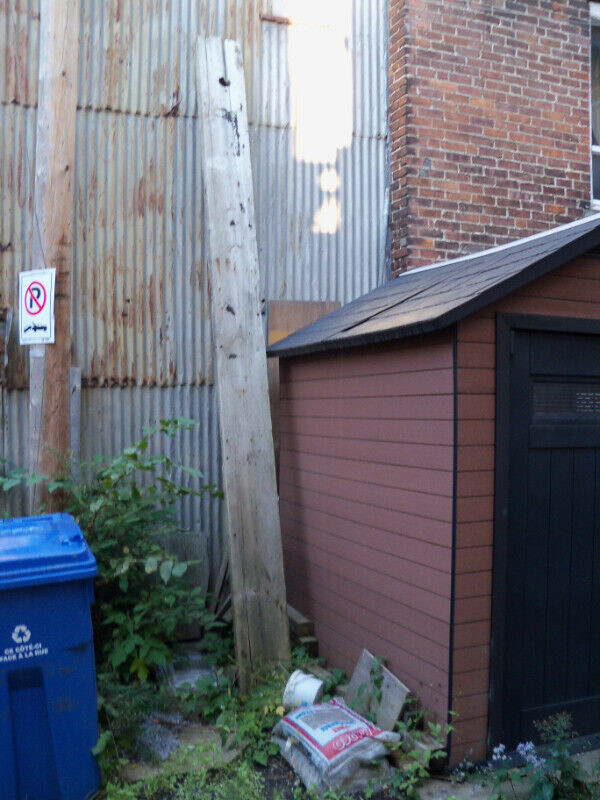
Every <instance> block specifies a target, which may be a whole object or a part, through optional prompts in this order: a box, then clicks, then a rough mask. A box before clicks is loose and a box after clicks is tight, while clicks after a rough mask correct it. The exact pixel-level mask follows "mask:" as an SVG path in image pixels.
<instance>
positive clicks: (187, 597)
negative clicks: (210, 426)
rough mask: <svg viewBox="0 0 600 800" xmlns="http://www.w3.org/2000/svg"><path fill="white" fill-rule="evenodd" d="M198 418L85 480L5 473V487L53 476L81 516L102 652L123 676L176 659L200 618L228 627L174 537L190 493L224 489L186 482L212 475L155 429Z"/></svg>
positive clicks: (56, 489)
mask: <svg viewBox="0 0 600 800" xmlns="http://www.w3.org/2000/svg"><path fill="white" fill-rule="evenodd" d="M194 424H195V423H193V422H192V421H190V420H185V419H172V420H160V422H159V423H158V425H156V426H155V427H153V428H149V429H148V430H146V431H145V434H144V436H143V437H142V438H141V439H140V440H139V441H138V442H136V443H135V444H133V445H131V447H127V448H126V449H125V450H124V451H123V452H122V453H121V454H120V455H118V456H117V457H116V458H114V459H112V460H111V461H109V462H108V463H105V464H102V463H100V462H98V461H96V462H94V463H92V464H89V465H85V466H84V467H83V468H82V474H83V475H84V476H85V477H84V478H83V479H82V480H81V481H75V480H73V478H72V477H71V476H70V475H67V476H65V477H64V478H63V479H61V480H54V481H48V480H47V479H46V478H44V477H43V476H27V475H26V473H25V472H24V471H23V470H13V471H11V472H9V473H8V474H7V475H6V476H5V477H2V478H0V489H1V490H2V491H4V492H8V491H10V490H12V489H14V488H16V487H17V486H18V485H20V484H21V483H22V482H23V481H25V482H26V484H29V485H31V484H33V483H39V482H45V483H46V484H47V488H48V491H49V492H51V493H59V496H60V497H61V498H62V499H63V506H64V510H65V511H67V512H69V513H70V514H72V515H73V517H74V518H75V519H76V521H77V522H78V524H79V526H80V527H81V529H82V531H83V533H84V535H85V537H86V539H87V542H88V544H89V545H90V547H91V549H92V551H93V552H94V555H95V556H96V560H97V562H98V578H97V580H96V583H95V587H96V597H97V605H96V609H95V612H94V613H95V618H96V621H97V622H99V623H100V625H96V626H95V629H96V638H97V651H98V652H99V655H100V657H101V658H102V660H103V662H104V665H105V666H103V667H102V668H103V669H105V668H106V667H108V668H110V669H111V670H113V671H114V672H116V673H118V674H119V675H120V677H121V679H125V680H127V679H130V678H131V677H135V678H137V679H140V680H146V679H147V678H148V677H149V675H150V673H151V672H152V670H154V669H155V668H156V667H158V666H163V665H164V664H166V663H167V662H168V661H169V660H170V659H171V643H172V642H173V640H174V638H175V633H176V631H177V629H178V627H179V626H182V625H186V624H190V623H196V624H199V625H200V627H201V628H202V629H203V630H204V632H205V633H208V632H210V631H212V630H214V628H215V627H216V626H217V625H218V623H217V622H216V620H215V617H214V615H213V614H211V613H210V612H209V610H208V608H207V604H206V596H205V593H204V592H203V590H202V589H201V588H198V587H196V588H192V587H190V586H189V585H188V582H187V581H186V579H185V573H186V571H187V569H188V563H191V562H183V561H179V560H178V558H177V557H176V556H175V555H173V554H172V553H171V552H170V550H169V549H168V545H167V542H168V541H170V540H172V539H173V538H174V537H175V536H177V535H180V534H181V533H183V531H182V529H181V527H180V525H179V523H178V521H177V515H176V503H177V501H178V500H179V499H180V498H182V497H185V496H188V495H197V496H201V495H202V494H203V493H208V494H210V495H211V496H212V497H220V496H221V494H220V493H219V492H217V491H216V490H215V487H214V486H208V485H205V486H202V487H201V488H200V489H194V488H192V487H191V486H189V485H187V484H184V483H182V482H181V480H179V479H178V477H177V476H179V475H183V476H186V477H187V478H188V479H190V478H191V479H196V480H197V479H201V478H202V475H201V473H200V472H199V471H198V470H196V469H193V468H190V467H186V466H183V465H181V464H176V463H174V462H173V461H172V460H171V459H170V458H169V457H168V456H166V455H164V454H163V455H154V454H152V453H151V452H150V443H151V440H152V438H153V437H155V436H166V437H174V436H175V435H176V434H177V433H178V432H179V431H181V430H185V429H189V428H191V427H192V426H193V425H194Z"/></svg>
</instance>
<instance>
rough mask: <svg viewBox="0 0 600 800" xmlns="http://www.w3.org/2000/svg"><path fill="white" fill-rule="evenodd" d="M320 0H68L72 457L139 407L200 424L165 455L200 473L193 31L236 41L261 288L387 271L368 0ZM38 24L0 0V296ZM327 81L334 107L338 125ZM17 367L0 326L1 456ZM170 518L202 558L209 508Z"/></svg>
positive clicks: (107, 448)
mask: <svg viewBox="0 0 600 800" xmlns="http://www.w3.org/2000/svg"><path fill="white" fill-rule="evenodd" d="M321 6H323V8H321V9H319V4H318V3H316V2H314V1H313V0H302V2H299V0H139V2H137V1H136V2H124V0H81V21H80V53H79V63H80V72H79V86H78V110H77V145H76V146H77V154H76V181H75V186H76V188H75V206H74V222H75V268H74V276H73V316H72V319H73V323H72V324H73V350H74V355H73V362H74V364H75V365H76V366H80V367H81V369H82V382H83V387H84V388H83V390H82V458H83V459H86V458H89V457H91V456H92V455H97V454H99V453H104V454H109V453H114V452H116V451H118V450H119V449H120V448H122V447H123V446H125V445H127V444H128V443H130V442H131V441H132V439H134V438H136V437H137V436H138V435H139V434H140V431H141V429H142V427H143V426H144V425H146V424H149V423H151V422H152V421H153V420H155V419H156V418H157V417H158V416H165V417H170V416H186V417H191V418H193V419H196V420H198V422H199V423H200V424H199V426H198V428H197V430H196V431H194V433H193V434H189V435H187V436H184V437H183V439H182V442H181V443H180V444H179V445H177V447H178V448H179V453H174V455H179V456H180V457H181V458H182V459H183V460H185V461H187V462H188V463H192V464H194V465H200V467H201V468H202V469H203V470H204V472H205V475H206V477H207V479H208V480H209V481H211V482H218V481H219V455H218V435H217V434H218V427H217V426H218V423H217V419H216V407H215V402H214V390H213V387H212V358H211V340H210V324H209V316H210V314H209V305H208V294H207V284H206V276H205V274H204V271H203V266H202V237H201V193H200V175H199V153H198V142H199V140H198V125H199V123H198V118H197V100H196V93H195V73H194V70H195V59H194V50H195V41H196V37H197V36H198V35H199V34H203V35H220V36H226V37H230V38H236V39H238V40H239V41H241V43H242V45H243V50H244V57H245V65H246V77H247V89H248V98H249V117H250V131H251V146H252V157H253V168H254V175H255V194H256V215H257V232H258V241H259V250H260V258H261V270H262V275H263V285H264V292H265V297H266V298H269V299H295V300H340V301H342V302H345V301H348V300H350V299H352V298H353V297H356V296H357V295H359V294H361V293H363V292H365V291H368V290H369V289H371V288H373V287H374V286H375V285H377V284H378V283H381V281H382V280H383V279H384V277H385V276H386V269H387V267H386V263H385V259H386V254H385V244H386V232H387V192H388V188H387V187H388V170H387V100H386V96H387V85H386V61H387V53H386V47H387V10H386V6H387V0H330V1H329V2H328V3H326V4H323V3H321ZM336 7H337V12H339V14H337V16H336V13H334V12H335V11H336ZM346 10H348V11H349V13H348V15H347V19H346V17H345V13H344V12H345V11H346ZM285 17H287V18H288V22H287V23H286V20H285V19H284V18H285ZM338 20H339V21H340V22H339V24H338ZM290 21H291V24H288V23H289V22H290ZM344 25H346V26H347V29H344V27H343V26H344ZM38 34H39V10H38V3H37V1H36V0H12V2H10V3H1V2H0V276H1V281H2V283H1V284H0V306H4V305H14V304H15V296H16V288H17V275H18V272H19V271H20V270H22V269H26V268H28V267H29V266H30V254H31V237H32V225H33V220H32V197H33V175H34V158H35V118H36V111H35V105H36V101H37V97H36V95H37V52H38ZM307 37H308V38H307ZM307 42H309V43H311V42H312V43H313V47H312V50H311V49H310V47H308V48H307V46H306V43H307ZM314 43H317V44H318V45H319V46H320V47H321V50H320V51H319V49H318V47H317V49H316V50H315V47H314ZM303 47H304V50H303ZM325 50H328V52H325ZM332 53H333V55H332ZM303 59H304V61H303ZM336 59H337V60H336ZM346 61H347V63H346ZM309 67H310V69H309ZM311 69H312V73H311ZM311 74H313V76H314V77H313V78H312V84H311V83H310V80H311V79H310V77H309V78H307V75H308V76H310V75H311ZM307 81H308V83H307ZM341 84H344V85H341ZM329 97H330V98H333V99H335V98H336V97H338V98H339V97H341V98H342V99H349V101H350V102H348V103H345V106H350V107H352V108H353V112H354V113H353V119H350V121H349V127H348V130H347V131H346V134H348V135H347V137H346V138H345V139H344V136H345V135H346V134H345V133H344V131H342V130H341V129H340V131H337V128H336V125H337V126H338V127H339V123H338V122H336V117H335V114H336V109H335V102H333V101H332V105H331V109H328V104H327V100H328V98H329ZM315 98H316V99H315ZM319 99H320V100H321V101H322V102H323V103H324V106H323V108H324V112H323V114H322V115H321V116H322V117H323V118H322V119H321V117H320V116H319V117H317V113H320V112H319V105H318V101H319ZM339 116H340V115H339V113H338V114H337V117H338V119H339ZM311 124H312V126H313V130H317V132H319V131H321V132H322V133H323V136H322V138H321V137H318V141H317V148H316V152H315V154H314V155H313V156H312V159H313V160H312V161H307V160H300V157H297V156H298V154H299V153H300V151H301V149H302V144H301V142H300V139H299V136H300V133H301V132H302V131H300V133H299V129H300V128H302V127H303V126H304V127H305V128H306V129H307V131H308V134H310V133H311ZM319 126H320V128H319ZM336 136H338V142H337V144H338V145H339V148H338V149H337V151H336V149H335V145H336V141H335V137H336ZM332 137H333V138H332ZM327 142H329V145H330V150H331V144H332V142H333V146H334V150H333V155H332V154H331V153H330V152H329V153H327V152H326V148H324V149H323V156H322V158H321V161H320V162H319V160H318V159H319V158H320V156H319V144H323V143H325V144H327ZM301 155H302V158H306V156H305V155H304V154H301ZM315 159H317V160H315ZM14 327H15V326H13V330H14ZM26 370H27V367H26V360H25V358H24V353H23V352H22V351H21V352H20V349H19V348H18V346H15V344H14V342H13V344H12V347H11V351H10V364H9V388H8V390H6V389H5V390H4V396H3V408H4V415H3V416H4V418H3V427H4V437H3V440H4V442H5V453H4V455H5V457H6V458H7V459H8V460H9V462H11V463H13V464H22V463H23V462H24V458H25V452H26V442H27V393H26V391H25V388H26V385H27V374H26ZM0 455H1V454H0ZM184 517H185V521H186V523H187V524H189V525H190V526H191V527H193V528H194V529H195V530H202V531H204V532H209V531H213V532H215V535H214V536H212V537H211V538H210V542H209V545H208V547H209V551H210V557H211V560H212V561H213V562H214V561H218V560H219V558H220V553H221V541H220V536H219V534H218V509H217V507H216V505H215V504H214V503H211V502H205V503H203V504H198V505H195V504H193V503H189V504H188V506H187V507H186V508H185V513H184Z"/></svg>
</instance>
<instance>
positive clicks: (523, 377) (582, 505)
mask: <svg viewBox="0 0 600 800" xmlns="http://www.w3.org/2000/svg"><path fill="white" fill-rule="evenodd" d="M510 339H511V341H510V349H511V357H510V368H509V370H510V377H509V383H510V444H509V448H508V453H509V464H508V470H509V472H508V475H509V479H508V490H509V497H508V501H509V502H508V528H507V541H506V561H505V563H506V584H505V620H504V624H505V631H504V654H503V656H504V667H503V670H502V672H503V693H502V694H503V702H502V706H503V709H502V718H503V722H502V731H503V734H504V737H505V744H506V745H507V746H511V747H514V746H515V745H516V744H517V743H518V742H519V741H525V740H527V739H536V738H539V737H537V735H536V729H535V727H534V724H533V723H534V721H536V720H542V719H545V718H547V717H548V716H549V715H551V714H554V713H556V712H558V711H569V712H570V713H571V714H572V716H573V722H574V727H575V730H576V731H577V732H578V733H579V734H581V735H583V734H588V733H592V732H597V731H600V336H592V335H583V334H566V333H564V334H561V333H548V332H545V331H519V330H515V331H512V333H511V337H510ZM499 657H502V654H499Z"/></svg>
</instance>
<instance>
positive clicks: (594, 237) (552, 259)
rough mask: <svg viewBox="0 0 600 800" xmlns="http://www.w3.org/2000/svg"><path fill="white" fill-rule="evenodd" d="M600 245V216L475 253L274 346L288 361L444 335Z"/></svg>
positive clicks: (405, 278)
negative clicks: (435, 333)
mask: <svg viewBox="0 0 600 800" xmlns="http://www.w3.org/2000/svg"><path fill="white" fill-rule="evenodd" d="M598 246H600V214H594V215H593V216H589V217H585V218H584V219H582V220H578V221H577V222H571V223H569V224H567V225H561V226H560V227H558V228H553V229H552V230H550V231H545V232H544V233H538V234H535V235H534V236H529V237H527V238H526V239H519V240H518V241H515V242H511V243H510V244H506V245H501V246H500V247H494V248H492V249H491V250H484V251H482V252H480V253H476V254H474V255H470V256H465V257H463V258H457V259H453V260H452V261H445V262H442V263H440V264H433V265H431V266H429V267H420V268H419V269H414V270H409V271H408V272H404V273H402V274H401V275H399V276H398V277H397V278H394V280H392V281H390V282H389V283H387V284H386V285H385V286H381V287H379V288H377V289H374V290H373V291H372V292H369V293H368V294H365V295H363V296H362V297H359V298H358V299H357V300H353V301H352V302H351V303H348V304H347V305H345V306H343V307H342V308H340V309H338V310H337V311H332V312H331V313H330V314H327V315H326V316H324V317H322V318H321V319H319V320H317V321H316V322H313V323H311V324H310V325H307V326H306V327H305V328H301V329H300V330H298V331H296V332H295V333H292V334H291V335H290V336H288V337H286V338H285V339H282V340H281V341H279V342H276V343H275V344H273V345H272V346H271V347H270V348H269V351H268V352H269V355H273V356H282V355H285V356H290V355H300V354H302V353H311V352H318V351H322V350H332V349H341V348H345V347H352V346H358V345H363V344H369V343H372V342H377V341H387V340H390V339H399V338H402V337H405V336H416V335H418V334H420V333H429V332H431V331H436V330H441V329H443V328H446V327H448V326H449V325H452V324H453V323H455V322H457V321H458V320H461V319H464V318H465V317H467V316H469V315H470V314H473V313H474V312H476V311H479V310H480V309H482V308H485V306H487V305H490V304H491V303H495V302H497V301H498V300H501V299H502V298H503V297H505V296H506V295H508V294H510V293H511V292H514V291H515V290H517V289H520V288H521V287H522V286H525V285H526V284H528V283H530V282H531V281H534V280H536V279H537V278H540V277H542V276H543V275H545V274H546V273H548V272H550V271H552V270H554V269H556V268H557V267H560V266H561V265H562V264H565V263H567V262H568V261H571V260H572V259H573V258H576V257H577V256H580V255H583V254H584V253H586V252H588V251H589V250H591V249H593V248H595V247H598Z"/></svg>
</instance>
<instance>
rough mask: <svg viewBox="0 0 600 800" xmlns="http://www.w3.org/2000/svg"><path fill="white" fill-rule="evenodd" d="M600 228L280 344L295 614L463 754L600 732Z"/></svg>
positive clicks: (436, 269) (481, 260) (383, 294)
mask: <svg viewBox="0 0 600 800" xmlns="http://www.w3.org/2000/svg"><path fill="white" fill-rule="evenodd" d="M599 247H600V215H594V216H590V217H587V218H585V219H583V220H581V221H579V222H575V223H571V224H569V225H564V226H561V227H559V228H555V229H553V230H551V231H549V232H546V233H543V234H538V235H535V236H531V237H528V238H527V239H522V240H519V241H517V242H514V243H512V244H509V245H505V246H502V247H497V248H494V249H492V250H487V251H485V252H481V253H478V254H475V255H471V256H467V257H465V258H460V259H457V260H454V261H448V262H444V263H442V264H438V265H433V266H431V267H423V268H419V269H414V270H411V271H409V272H407V273H404V274H402V275H400V276H399V277H398V278H396V279H394V280H392V281H391V282H390V283H388V284H387V285H386V286H383V287H381V288H379V289H376V290H375V291H373V292H370V293H369V294H367V295H365V296H364V297H361V298H359V299H358V300H356V301H354V302H352V303H350V304H349V305H346V306H344V307H343V308H341V309H339V310H338V311H334V312H333V313H331V314H328V315H327V316H325V317H323V318H322V319H320V320H318V321H317V322H315V323H313V324H311V325H309V326H307V327H305V328H303V329H301V330H299V331H297V332H296V333H294V334H292V335H291V336H289V337H287V338H286V339H284V340H283V341H281V342H278V343H277V344H275V345H274V346H272V347H271V348H270V355H271V356H277V357H279V359H280V381H281V383H280V386H281V400H280V415H281V416H280V431H281V433H280V436H281V471H280V498H281V519H282V530H283V544H284V555H285V567H286V579H287V586H288V598H289V601H290V603H291V604H292V605H293V606H295V607H297V608H298V609H299V610H300V611H301V612H303V613H304V614H306V615H308V616H310V617H311V618H312V619H313V620H314V622H315V628H316V633H317V636H318V638H319V644H320V647H321V651H322V654H323V655H325V656H326V658H327V659H328V660H329V661H330V662H331V663H332V664H333V665H338V666H342V667H346V668H348V669H351V668H352V666H353V664H354V663H355V661H356V659H357V657H358V655H359V653H360V650H361V648H363V647H367V648H368V649H369V650H371V652H373V653H375V654H378V655H381V656H384V657H385V658H386V659H387V661H388V664H389V666H390V668H391V669H392V670H393V671H394V672H395V673H396V674H397V675H398V676H399V677H401V678H402V679H403V680H404V681H405V682H406V683H407V684H408V685H409V686H410V687H411V689H413V690H414V691H416V692H418V694H419V695H420V697H421V699H422V701H423V703H424V705H425V706H427V707H429V708H430V709H431V710H432V711H433V712H434V713H435V715H436V716H437V717H438V719H440V720H444V719H445V718H446V716H447V714H448V712H449V710H452V711H454V712H456V713H457V714H458V716H457V717H456V718H455V721H454V725H455V729H456V730H455V732H454V733H453V734H452V736H451V742H450V746H451V759H452V761H453V762H458V761H459V760H461V759H462V758H463V757H465V756H467V755H469V754H470V757H471V758H473V759H482V758H485V757H486V755H489V753H490V750H491V748H492V747H493V746H494V745H495V744H497V743H499V742H503V743H504V744H505V745H506V746H507V747H508V748H514V747H515V746H516V744H517V743H518V742H519V741H524V740H526V739H529V738H535V737H536V730H535V728H534V725H533V723H534V722H535V721H536V720H540V719H544V718H546V717H548V716H549V715H550V714H552V713H555V712H557V711H559V710H567V711H569V712H571V714H572V715H573V720H574V724H575V728H576V730H577V731H578V732H579V733H581V734H587V733H592V732H598V731H600V250H599V249H597V248H599Z"/></svg>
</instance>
